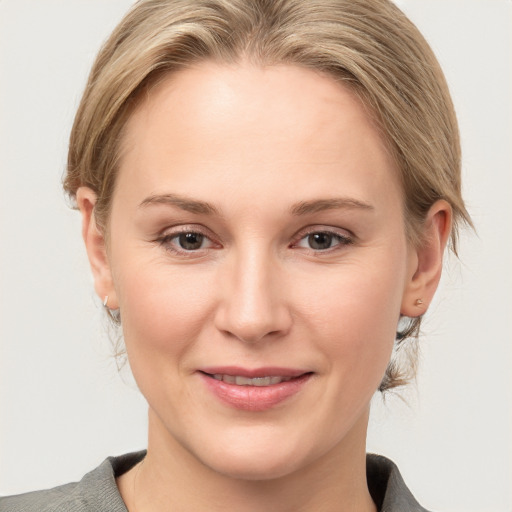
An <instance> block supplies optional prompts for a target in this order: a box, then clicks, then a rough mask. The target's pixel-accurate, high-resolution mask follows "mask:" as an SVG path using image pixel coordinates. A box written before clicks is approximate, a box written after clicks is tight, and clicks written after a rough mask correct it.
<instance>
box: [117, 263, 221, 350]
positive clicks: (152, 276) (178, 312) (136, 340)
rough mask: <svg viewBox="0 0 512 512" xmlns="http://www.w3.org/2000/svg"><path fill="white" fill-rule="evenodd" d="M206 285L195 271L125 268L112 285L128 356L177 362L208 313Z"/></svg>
mask: <svg viewBox="0 0 512 512" xmlns="http://www.w3.org/2000/svg"><path fill="white" fill-rule="evenodd" d="M210 281H211V276H210V274H209V273H207V272H201V270H200V269H199V267H197V268H196V269H189V268H185V267H182V268H180V267H172V266H170V265H166V264H165V262H164V263H162V262H156V263H155V262H151V261H146V262H138V263H137V264H135V265H125V267H124V268H123V269H122V273H120V275H119V279H117V283H118V289H119V295H120V299H119V302H120V307H121V315H122V321H123V333H124V338H125V344H126V347H127V350H128V353H129V355H130V351H131V352H133V353H137V354H138V353H141V354H142V353H143V354H146V353H151V354H153V353H155V354H156V353H161V352H166V353H171V354H174V355H175V356H176V357H178V356H179V355H180V354H181V353H182V352H183V351H185V350H186V349H187V348H189V346H190V344H191V343H193V341H194V340H195V339H197V337H198V334H199V332H200V331H201V330H202V329H203V327H204V325H205V324H206V323H207V321H208V318H209V316H210V315H211V314H212V303H213V297H212V292H213V290H214V287H213V286H212V284H211V282H210ZM144 357H145V356H144Z"/></svg>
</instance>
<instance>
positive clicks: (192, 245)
mask: <svg viewBox="0 0 512 512" xmlns="http://www.w3.org/2000/svg"><path fill="white" fill-rule="evenodd" d="M173 239H175V240H176V243H177V244H178V245H179V246H180V248H181V249H184V250H185V251H197V250H198V249H201V248H202V247H203V244H204V242H205V239H206V237H205V236H204V235H202V234H201V233H181V234H179V235H177V236H175V237H173Z"/></svg>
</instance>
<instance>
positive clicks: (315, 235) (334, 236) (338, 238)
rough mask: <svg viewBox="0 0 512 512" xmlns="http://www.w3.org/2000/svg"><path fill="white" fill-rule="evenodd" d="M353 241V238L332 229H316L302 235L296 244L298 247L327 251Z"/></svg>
mask: <svg viewBox="0 0 512 512" xmlns="http://www.w3.org/2000/svg"><path fill="white" fill-rule="evenodd" d="M350 243H352V241H351V239H350V238H349V237H347V236H344V235H341V234H339V233H333V232H331V231H314V232H311V233H308V234H307V235H306V236H304V237H302V238H301V239H300V240H299V242H298V243H297V244H296V246H297V247H303V248H305V249H312V250H313V251H326V250H328V249H332V248H334V247H337V246H340V245H348V244H350Z"/></svg>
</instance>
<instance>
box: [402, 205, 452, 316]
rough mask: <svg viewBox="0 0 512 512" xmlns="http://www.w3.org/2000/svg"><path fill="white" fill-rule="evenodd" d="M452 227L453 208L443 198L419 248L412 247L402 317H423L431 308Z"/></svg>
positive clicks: (427, 221) (430, 216)
mask: <svg viewBox="0 0 512 512" xmlns="http://www.w3.org/2000/svg"><path fill="white" fill-rule="evenodd" d="M451 228H452V208H451V206H450V205H449V204H448V203H447V202H446V201H444V200H442V199H440V200H438V201H436V202H435V203H434V204H433V205H432V206H431V208H430V210H429V212H428V214H427V217H426V219H425V223H424V228H423V233H422V241H421V243H420V245H419V246H418V247H411V248H410V251H411V254H410V258H409V269H408V278H407V283H406V287H405V292H404V295H403V299H402V307H401V310H400V313H401V314H402V315H403V316H408V317H417V316H421V315H423V314H424V313H425V311H426V310H427V309H428V306H429V304H430V302H431V301H432V298H433V296H434V293H435V291H436V289H437V286H438V284H439V280H440V279H441V272H442V269H443V255H444V250H445V248H446V244H447V242H448V238H449V236H450V232H451Z"/></svg>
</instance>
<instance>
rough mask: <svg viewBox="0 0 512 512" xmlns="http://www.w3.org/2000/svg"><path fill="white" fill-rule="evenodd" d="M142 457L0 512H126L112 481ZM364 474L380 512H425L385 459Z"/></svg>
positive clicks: (372, 462)
mask: <svg viewBox="0 0 512 512" xmlns="http://www.w3.org/2000/svg"><path fill="white" fill-rule="evenodd" d="M145 455H146V452H145V451H141V452H135V453H128V454H126V455H121V456H119V457H109V458H107V459H106V460H105V461H104V462H103V463H102V464H101V465H100V466H98V467H97V468H96V469H94V470H92V471H91V472H90V473H87V474H86V475H85V476H84V477H83V478H82V480H80V482H73V483H69V484H66V485H61V486H59V487H54V488H53V489H47V490H43V491H34V492H29V493H25V494H19V495H17V496H7V497H4V498H0V512H127V509H126V506H125V504H124V502H123V499H122V498H121V495H120V494H119V490H118V488H117V485H116V480H115V479H116V478H117V477H118V476H120V475H122V474H123V473H125V472H126V471H128V470H129V469H131V468H132V467H133V466H135V464H137V463H138V462H140V461H141V460H142V459H143V458H144V457H145ZM366 473H367V480H368V488H369V490H370V494H371V496H372V498H373V501H374V502H375V504H376V505H377V508H378V510H379V511H380V512H428V511H427V510H426V509H424V508H423V507H422V506H421V505H419V503H418V502H417V501H416V499H415V498H414V496H413V495H412V494H411V492H410V491H409V489H408V488H407V486H406V485H405V483H404V480H403V478H402V476H401V475H400V472H399V471H398V468H397V467H396V465H395V464H394V463H393V462H392V461H390V460H389V459H387V458H386V457H382V456H380V455H373V454H369V455H367V458H366Z"/></svg>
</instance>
